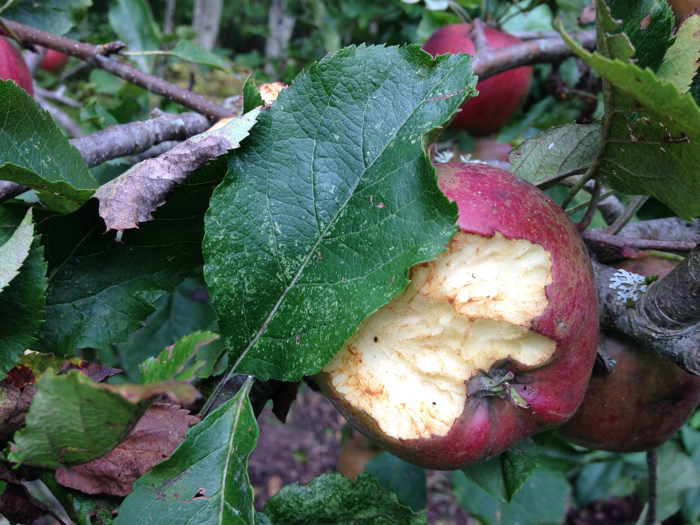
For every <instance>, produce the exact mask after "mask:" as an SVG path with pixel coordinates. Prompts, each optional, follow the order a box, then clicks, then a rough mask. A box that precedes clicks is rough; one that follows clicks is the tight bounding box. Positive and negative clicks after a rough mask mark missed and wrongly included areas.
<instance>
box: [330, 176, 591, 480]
mask: <svg viewBox="0 0 700 525" xmlns="http://www.w3.org/2000/svg"><path fill="white" fill-rule="evenodd" d="M437 173H438V183H439V185H440V188H441V189H442V191H443V192H444V193H445V194H446V195H447V197H448V198H449V199H450V200H454V201H456V202H457V204H458V207H459V220H458V221H457V224H458V225H459V227H460V229H461V230H462V231H464V232H467V233H475V234H479V235H483V236H486V237H491V236H493V235H494V233H495V232H496V231H499V232H501V233H502V234H503V235H504V236H505V237H508V238H515V239H526V240H528V241H530V242H532V243H536V244H540V245H542V246H543V247H544V249H545V250H547V251H548V252H549V253H550V256H551V261H552V279H553V280H552V284H550V285H549V286H547V288H546V294H547V298H548V300H549V304H548V306H547V309H546V310H545V311H544V313H543V314H542V315H541V316H539V317H537V318H535V319H534V320H533V321H532V329H533V330H534V331H535V332H537V333H539V334H542V335H544V336H546V337H549V338H550V339H552V340H554V341H556V343H557V348H556V350H555V352H554V354H553V355H552V356H551V357H550V358H549V359H548V360H547V361H546V362H545V363H543V364H542V365H540V366H539V367H537V368H534V369H531V370H525V369H523V367H522V366H519V365H518V364H517V363H511V364H509V365H507V366H506V368H505V369H506V370H508V371H513V372H514V373H515V379H514V380H513V381H512V384H513V386H515V388H516V389H517V392H518V393H520V395H521V396H522V397H523V398H524V399H525V401H527V402H528V403H530V405H531V406H530V408H520V407H517V406H515V405H513V404H511V403H510V402H509V401H507V400H505V399H502V398H500V397H496V396H481V395H475V396H472V397H467V400H466V403H465V406H464V411H463V413H462V415H461V416H460V417H459V418H458V419H457V420H456V421H455V424H454V426H453V427H452V428H451V429H450V431H449V432H448V433H447V435H445V436H433V437H431V438H429V439H395V438H391V437H388V436H386V435H385V434H383V433H382V431H381V430H380V429H379V427H378V425H377V424H376V422H375V421H374V420H373V419H372V418H371V417H370V416H369V415H367V414H366V413H364V412H362V411H361V410H358V409H357V408H355V407H353V406H351V405H350V404H349V403H347V402H346V401H344V400H343V399H342V398H341V397H340V396H339V395H338V393H337V392H336V391H334V389H333V387H332V385H331V384H330V381H329V380H328V379H327V377H324V376H326V374H324V373H321V374H319V384H321V385H322V386H323V388H324V389H325V390H326V392H327V393H328V394H329V397H330V399H331V400H332V401H333V402H334V403H335V404H336V406H337V407H338V409H339V410H340V411H341V412H342V413H343V414H344V415H345V417H346V419H348V421H350V422H351V423H352V424H353V426H355V428H357V429H359V430H360V431H361V432H363V433H364V434H365V435H367V436H368V437H369V438H370V439H373V440H374V441H376V442H377V443H378V444H380V445H381V446H382V447H384V448H385V449H386V450H388V451H389V452H391V453H392V454H394V455H396V456H398V457H400V458H401V459H404V460H406V461H409V462H410V463H413V464H415V465H419V466H422V467H425V468H431V469H437V470H455V469H459V468H463V467H465V466H468V465H471V464H474V463H478V462H480V461H484V460H486V459H489V458H492V457H494V456H497V455H498V454H501V453H502V452H504V451H505V450H507V449H509V448H510V447H512V446H513V445H514V444H515V443H517V442H518V441H520V440H522V439H524V438H526V437H528V436H530V435H532V434H535V433H537V432H542V431H544V430H547V429H550V428H553V427H556V426H558V425H561V424H562V423H564V422H565V421H566V420H568V419H569V418H570V417H571V416H572V415H573V414H574V412H575V411H576V409H577V408H578V406H579V404H580V403H581V400H582V399H583V396H584V394H585V392H586V386H587V385H588V381H589V379H590V376H591V370H592V368H593V363H594V361H595V356H596V350H597V347H598V295H597V292H596V287H595V279H594V276H593V269H592V267H591V263H590V259H589V257H588V254H587V252H586V249H585V247H584V245H583V241H582V240H581V237H580V235H579V234H578V232H577V231H576V228H575V227H574V226H573V224H572V223H571V221H570V220H569V218H568V217H567V216H566V215H565V214H564V213H563V212H562V210H561V208H560V207H559V206H558V205H557V204H556V203H555V202H554V201H553V200H552V199H551V198H550V197H549V196H548V195H547V194H545V193H544V192H542V191H541V190H539V189H537V188H535V187H534V186H532V185H531V184H529V183H527V182H525V181H523V180H522V179H519V178H517V177H516V176H515V175H513V174H512V173H510V172H508V171H506V170H502V169H500V168H495V167H493V166H489V165H485V164H440V165H438V167H437ZM426 401H428V400H426Z"/></svg>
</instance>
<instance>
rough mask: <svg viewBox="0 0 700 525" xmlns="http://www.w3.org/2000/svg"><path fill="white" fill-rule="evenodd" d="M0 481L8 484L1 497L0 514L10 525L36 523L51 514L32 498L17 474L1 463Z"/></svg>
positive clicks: (44, 506) (43, 505)
mask: <svg viewBox="0 0 700 525" xmlns="http://www.w3.org/2000/svg"><path fill="white" fill-rule="evenodd" d="M0 480H2V481H4V482H6V483H7V485H6V486H5V490H4V491H3V493H2V494H1V495H0V514H1V515H2V516H4V517H5V518H6V519H7V520H8V521H9V522H10V523H34V522H35V521H36V520H37V519H38V518H40V517H41V516H44V515H45V514H49V510H48V508H47V507H46V505H45V504H43V503H42V502H41V501H39V500H38V499H36V498H35V497H34V496H32V495H31V494H30V493H29V492H28V491H27V489H26V487H25V486H24V485H23V484H22V482H21V481H20V479H18V477H17V476H16V474H15V472H14V471H13V470H12V469H11V468H9V467H8V466H7V465H6V464H4V463H0Z"/></svg>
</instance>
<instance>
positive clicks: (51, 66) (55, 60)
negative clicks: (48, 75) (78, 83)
mask: <svg viewBox="0 0 700 525" xmlns="http://www.w3.org/2000/svg"><path fill="white" fill-rule="evenodd" d="M67 63H68V55H64V54H63V53H61V52H60V51H56V50H55V49H48V50H47V51H46V54H45V55H44V60H42V61H41V66H40V67H41V69H43V70H45V71H57V70H59V69H61V68H62V67H63V66H65V65H66V64H67Z"/></svg>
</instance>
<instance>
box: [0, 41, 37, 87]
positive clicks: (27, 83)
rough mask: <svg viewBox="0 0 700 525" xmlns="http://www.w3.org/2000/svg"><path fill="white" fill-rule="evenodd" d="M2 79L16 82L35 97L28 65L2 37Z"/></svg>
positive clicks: (0, 51) (0, 52) (0, 53)
mask: <svg viewBox="0 0 700 525" xmlns="http://www.w3.org/2000/svg"><path fill="white" fill-rule="evenodd" d="M0 78H2V79H3V80H14V81H15V82H16V83H17V85H18V86H19V87H21V88H23V89H24V90H25V91H26V92H27V93H29V94H30V95H32V96H34V83H33V81H32V74H31V73H30V71H29V68H28V67H27V63H26V62H25V61H24V58H22V55H21V54H20V52H19V51H17V49H15V47H14V46H13V45H12V44H11V43H10V42H9V41H8V40H7V39H6V38H4V37H2V36H0Z"/></svg>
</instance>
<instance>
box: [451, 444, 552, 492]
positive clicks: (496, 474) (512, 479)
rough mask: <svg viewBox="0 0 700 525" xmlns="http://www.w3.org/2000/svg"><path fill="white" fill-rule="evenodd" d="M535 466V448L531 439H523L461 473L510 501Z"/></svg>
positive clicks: (536, 463)
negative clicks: (498, 454)
mask: <svg viewBox="0 0 700 525" xmlns="http://www.w3.org/2000/svg"><path fill="white" fill-rule="evenodd" d="M538 466H539V462H538V460H537V447H536V446H535V444H534V443H533V441H532V439H524V440H523V441H520V442H519V443H516V444H515V445H513V447H512V448H510V449H509V450H506V451H505V452H504V453H503V454H501V455H500V456H498V457H495V458H493V459H489V460H487V461H483V462H481V463H477V464H476V465H472V466H471V467H467V468H464V469H462V472H463V473H464V475H465V476H466V477H467V478H469V479H470V480H471V481H472V482H474V483H475V484H477V485H478V486H479V487H480V488H481V489H482V490H484V491H485V492H486V493H487V494H489V495H490V496H493V497H494V498H496V499H498V500H500V501H503V502H505V503H510V502H511V501H512V500H513V497H514V496H515V494H517V492H518V491H519V490H520V489H521V488H522V486H523V485H524V484H525V482H526V481H527V479H528V478H529V477H530V476H531V475H532V473H533V472H535V470H536V469H537V467H538Z"/></svg>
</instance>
